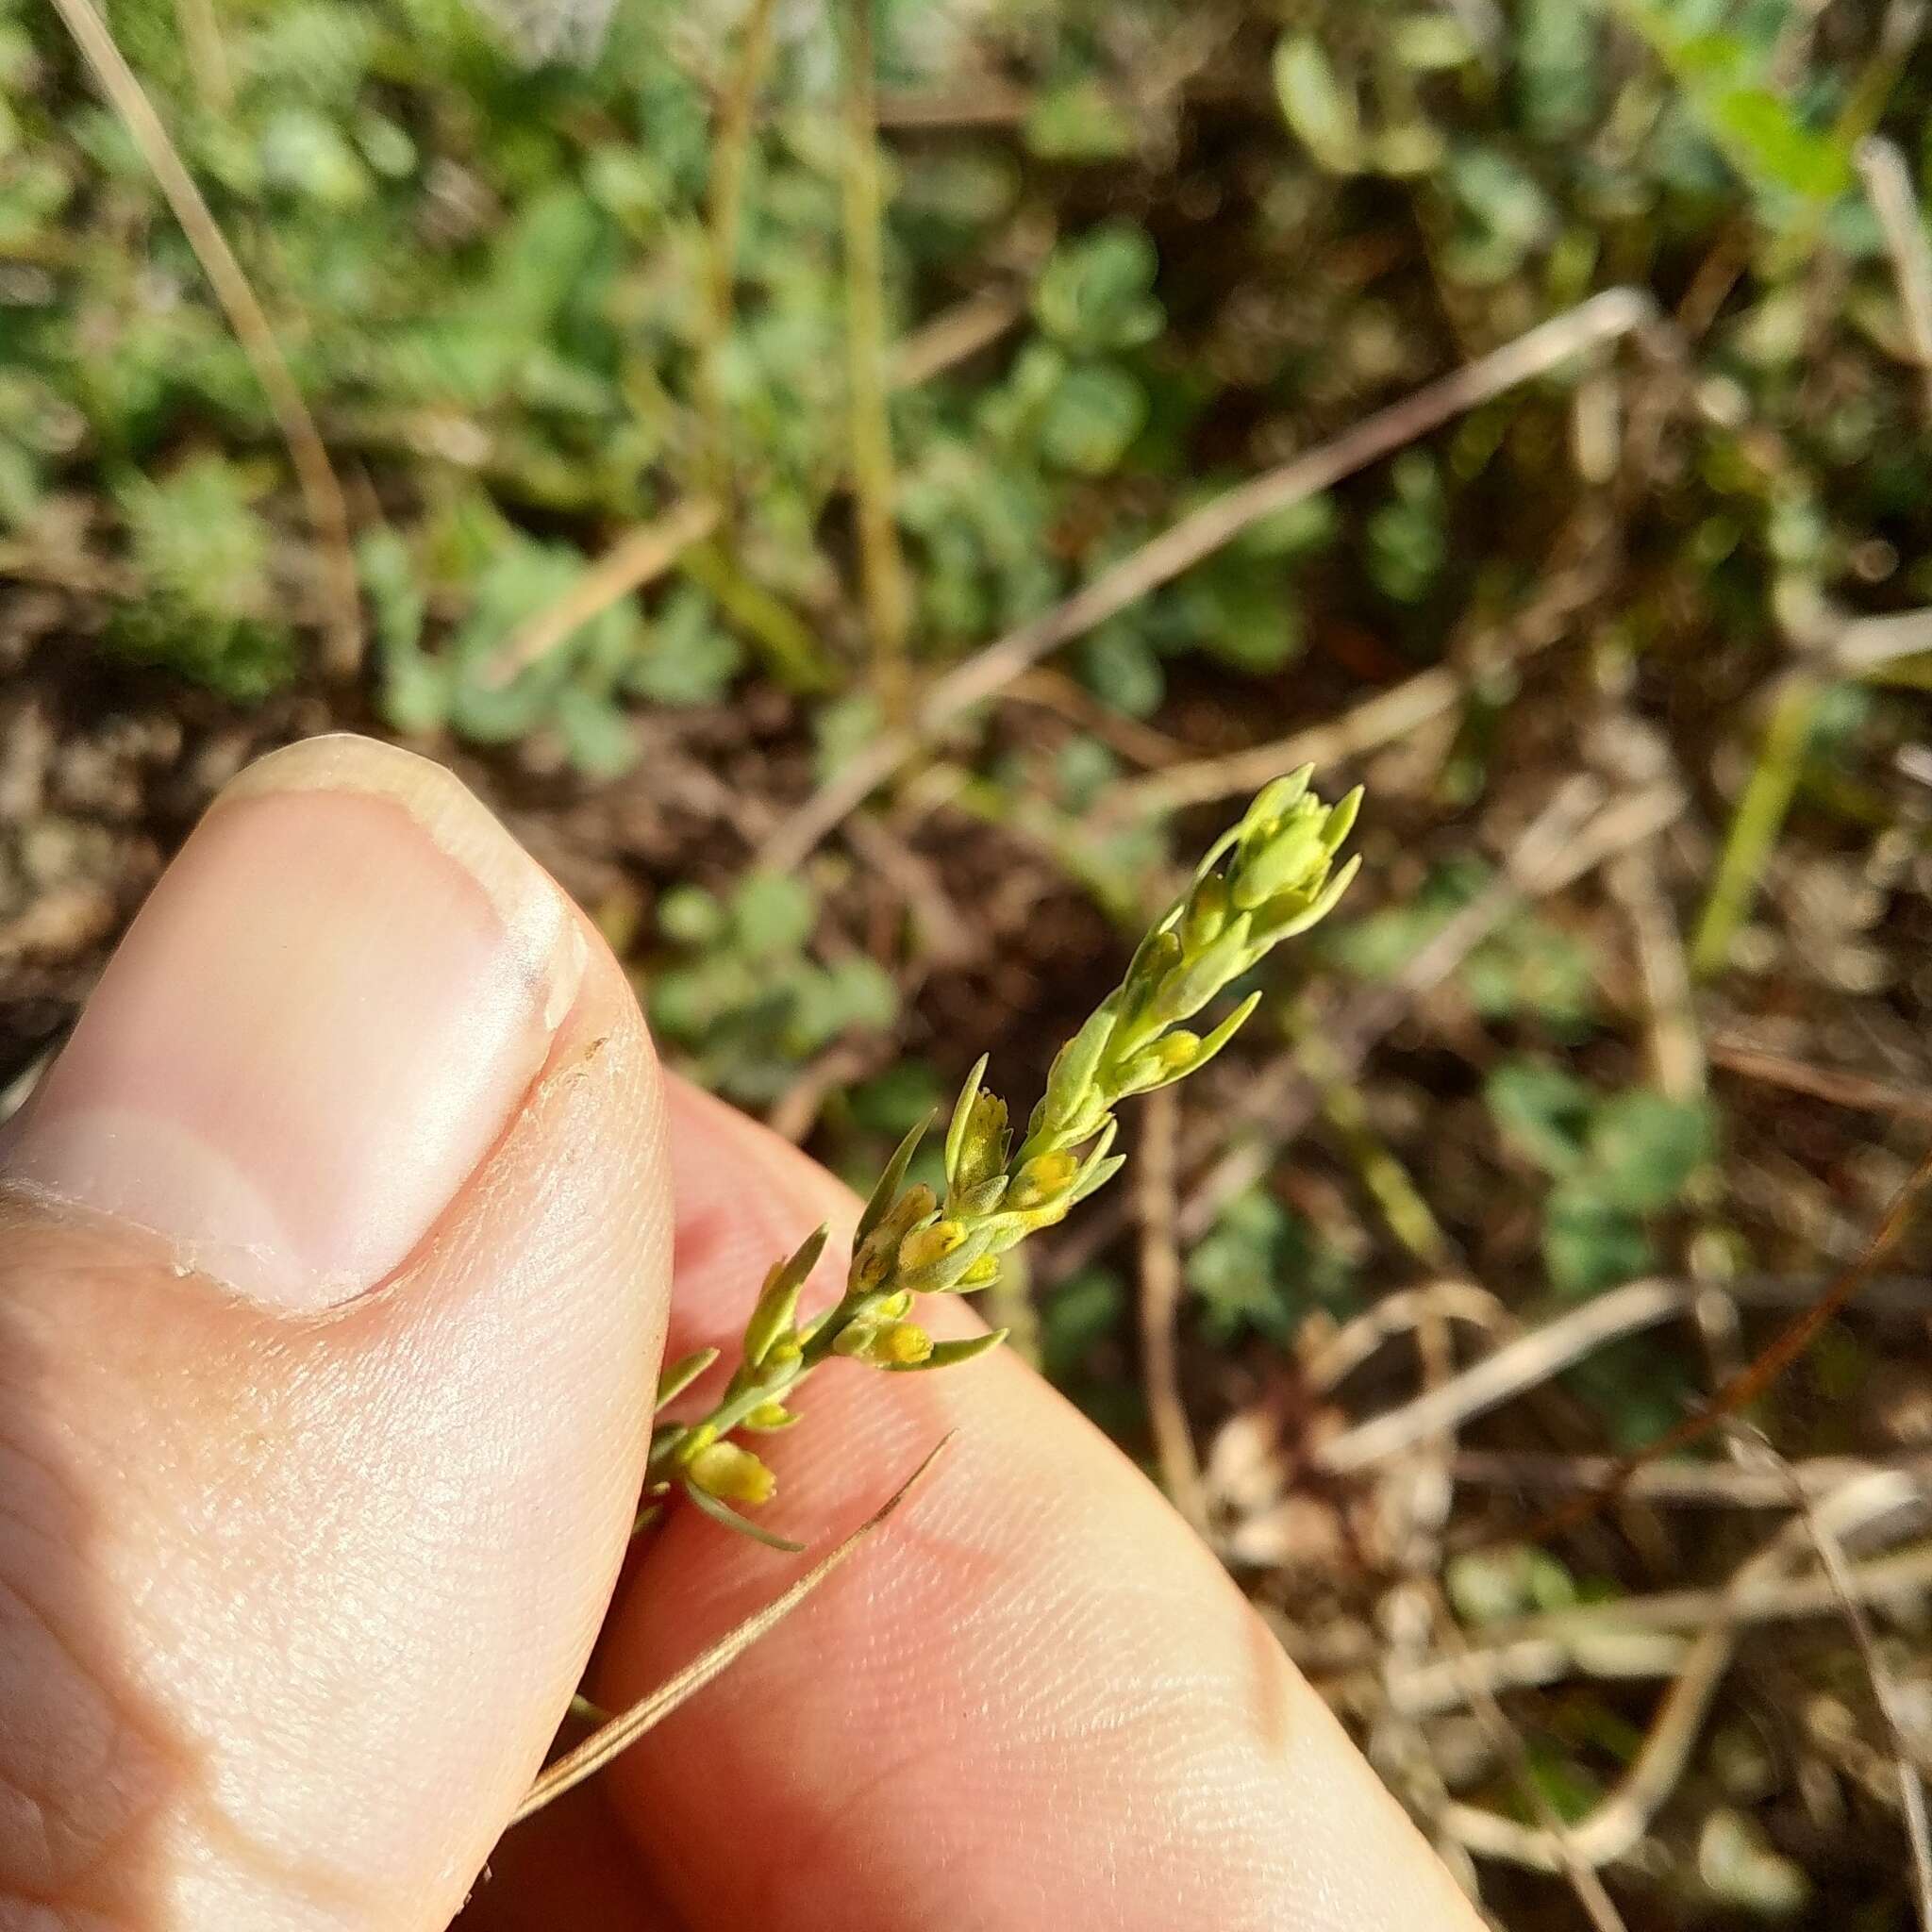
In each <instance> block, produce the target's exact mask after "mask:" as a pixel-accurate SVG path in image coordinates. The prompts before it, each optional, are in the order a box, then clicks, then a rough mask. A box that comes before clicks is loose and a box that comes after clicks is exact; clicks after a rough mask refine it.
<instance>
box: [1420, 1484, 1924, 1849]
mask: <svg viewBox="0 0 1932 1932" xmlns="http://www.w3.org/2000/svg"><path fill="white" fill-rule="evenodd" d="M1921 1493H1922V1492H1921V1491H1920V1489H1919V1486H1918V1485H1917V1484H1916V1483H1915V1482H1913V1481H1912V1480H1911V1479H1910V1478H1909V1477H1906V1476H1903V1475H1900V1474H1898V1473H1896V1472H1894V1471H1883V1472H1877V1473H1874V1474H1871V1475H1868V1476H1859V1477H1857V1478H1855V1479H1854V1480H1853V1481H1852V1482H1849V1483H1847V1484H1846V1485H1845V1486H1844V1487H1843V1488H1842V1489H1840V1490H1837V1491H1833V1493H1832V1494H1831V1495H1830V1496H1828V1497H1826V1498H1824V1500H1823V1501H1822V1502H1821V1503H1820V1504H1819V1505H1818V1513H1819V1515H1820V1517H1821V1519H1822V1520H1824V1522H1825V1524H1826V1525H1827V1527H1828V1528H1829V1529H1830V1530H1831V1531H1832V1533H1833V1534H1835V1535H1845V1534H1848V1533H1849V1532H1851V1531H1852V1530H1854V1529H1856V1528H1858V1527H1861V1526H1863V1525H1865V1524H1871V1523H1874V1522H1876V1521H1878V1520H1879V1519H1881V1518H1883V1517H1887V1516H1892V1515H1896V1514H1897V1513H1899V1512H1900V1511H1901V1510H1905V1509H1909V1508H1910V1507H1913V1506H1914V1505H1915V1504H1916V1503H1917V1502H1918V1501H1919V1500H1920V1497H1921ZM1794 1532H1795V1533H1794ZM1804 1542H1805V1538H1804V1534H1803V1529H1802V1525H1797V1524H1787V1525H1786V1526H1785V1528H1784V1529H1783V1530H1781V1531H1780V1532H1779V1533H1778V1534H1777V1535H1776V1536H1775V1537H1774V1538H1773V1539H1772V1540H1771V1541H1770V1542H1768V1543H1767V1544H1766V1545H1765V1546H1764V1547H1763V1548H1762V1549H1760V1550H1759V1551H1758V1552H1757V1555H1756V1556H1754V1557H1750V1558H1748V1559H1747V1560H1746V1561H1745V1562H1744V1563H1743V1564H1741V1565H1740V1567H1739V1569H1738V1571H1737V1573H1736V1574H1735V1575H1734V1576H1733V1577H1732V1579H1731V1581H1730V1583H1729V1584H1728V1585H1726V1586H1725V1588H1724V1591H1723V1592H1722V1593H1721V1595H1720V1598H1719V1615H1718V1616H1717V1618H1716V1620H1715V1621H1714V1622H1713V1623H1712V1624H1710V1625H1709V1626H1708V1627H1707V1628H1706V1629H1705V1630H1704V1631H1703V1633H1702V1634H1701V1635H1700V1636H1699V1637H1698V1639H1697V1640H1696V1641H1695V1642H1694V1643H1693V1644H1692V1645H1691V1649H1690V1651H1689V1653H1688V1654H1687V1657H1686V1660H1685V1664H1684V1668H1683V1670H1682V1671H1681V1672H1680V1673H1679V1674H1678V1675H1677V1677H1676V1678H1675V1680H1674V1682H1673V1684H1672V1686H1671V1688H1670V1690H1669V1691H1667V1692H1666V1693H1665V1695H1664V1699H1663V1702H1662V1703H1661V1705H1659V1707H1658V1708H1657V1717H1656V1719H1655V1721H1654V1722H1653V1723H1652V1724H1651V1727H1650V1730H1649V1732H1648V1734H1647V1735H1646V1736H1645V1738H1644V1740H1643V1743H1642V1746H1641V1748H1640V1750H1639V1751H1638V1753H1637V1756H1636V1757H1635V1758H1634V1759H1633V1760H1632V1762H1631V1765H1630V1768H1629V1770H1628V1771H1627V1772H1626V1773H1625V1774H1624V1777H1623V1779H1622V1780H1621V1781H1620V1782H1619V1784H1618V1785H1617V1786H1616V1788H1615V1789H1614V1790H1612V1791H1611V1792H1610V1794H1609V1795H1608V1796H1607V1798H1605V1799H1604V1800H1603V1802H1602V1803H1601V1804H1599V1805H1598V1806H1596V1807H1595V1808H1594V1809H1593V1810H1591V1812H1590V1813H1589V1815H1588V1816H1587V1817H1585V1818H1583V1819H1582V1820H1580V1821H1578V1822H1577V1823H1575V1824H1572V1825H1571V1826H1570V1827H1569V1828H1568V1830H1567V1831H1566V1833H1565V1834H1564V1837H1563V1840H1561V1841H1558V1840H1557V1839H1555V1838H1553V1837H1552V1835H1551V1834H1550V1833H1549V1832H1547V1831H1545V1830H1542V1829H1541V1828H1539V1827H1535V1826H1530V1825H1524V1824H1518V1823H1517V1822H1516V1821H1515V1820H1514V1819H1510V1818H1504V1817H1501V1816H1499V1815H1498V1814H1497V1813H1496V1812H1493V1811H1490V1810H1486V1809H1485V1808H1483V1807H1480V1806H1475V1805H1463V1804H1456V1805H1451V1806H1449V1807H1446V1808H1445V1809H1444V1810H1443V1811H1442V1813H1441V1815H1440V1816H1439V1817H1438V1818H1437V1820H1436V1823H1437V1824H1438V1825H1439V1826H1441V1828H1442V1829H1444V1830H1446V1831H1448V1832H1449V1833H1450V1834H1451V1835H1452V1836H1453V1837H1454V1838H1456V1839H1457V1841H1458V1842H1460V1843H1461V1844H1462V1845H1464V1846H1465V1847H1467V1848H1468V1849H1469V1850H1470V1851H1472V1852H1474V1853H1475V1854H1476V1855H1477V1856H1478V1857H1492V1858H1502V1859H1505V1860H1507V1861H1508V1862H1509V1863H1511V1864H1517V1865H1527V1866H1529V1867H1531V1868H1532V1869H1534V1870H1537V1871H1541V1872H1551V1873H1558V1874H1560V1873H1562V1872H1564V1871H1565V1870H1566V1869H1568V1860H1569V1859H1570V1858H1571V1857H1580V1858H1582V1859H1584V1860H1585V1861H1586V1862H1588V1863H1589V1864H1591V1865H1592V1866H1596V1867H1602V1866H1605V1865H1607V1864H1610V1863H1612V1862H1613V1861H1615V1860H1616V1859H1618V1858H1621V1857H1625V1856H1626V1855H1627V1854H1628V1853H1630V1852H1631V1851H1633V1850H1634V1849H1635V1848H1636V1846H1637V1844H1638V1843H1639V1841H1640V1840H1641V1839H1642V1837H1643V1835H1644V1833H1645V1832H1646V1831H1648V1830H1649V1828H1650V1824H1651V1820H1652V1819H1653V1818H1655V1817H1656V1815H1657V1811H1658V1809H1659V1808H1660V1807H1662V1806H1663V1804H1664V1803H1665V1801H1666V1800H1667V1799H1668V1798H1669V1797H1670V1795H1671V1793H1672V1792H1673V1791H1674V1790H1675V1789H1676V1787H1677V1784H1678V1781H1679V1779H1680V1778H1681V1777H1682V1776H1683V1774H1684V1769H1685V1766H1686V1765H1687V1764H1688V1763H1689V1761H1690V1757H1691V1749H1692V1747H1693V1746H1694V1745H1695V1743H1696V1741H1697V1737H1698V1734H1699V1732H1700V1731H1701V1730H1702V1729H1703V1725H1704V1719H1705V1716H1706V1714H1707V1711H1708V1710H1709V1708H1710V1702H1711V1699H1712V1697H1713V1696H1714V1695H1715V1694H1716V1691H1717V1687H1718V1685H1719V1683H1720V1682H1721V1681H1722V1679H1723V1677H1724V1672H1725V1671H1726V1670H1727V1669H1728V1667H1729V1665H1730V1660H1731V1657H1732V1654H1733V1652H1734V1651H1735V1649H1736V1647H1737V1622H1738V1618H1737V1608H1738V1606H1739V1604H1740V1601H1741V1600H1742V1599H1743V1598H1745V1597H1746V1595H1747V1594H1748V1593H1749V1592H1750V1591H1752V1590H1753V1589H1754V1588H1755V1587H1757V1586H1759V1585H1762V1584H1764V1583H1767V1582H1770V1581H1772V1580H1774V1578H1776V1577H1778V1576H1779V1575H1780V1574H1782V1572H1783V1571H1785V1570H1786V1569H1787V1568H1788V1567H1789V1565H1790V1561H1791V1558H1792V1557H1793V1556H1794V1555H1795V1554H1797V1553H1798V1552H1799V1551H1801V1550H1802V1548H1803V1546H1804Z"/></svg>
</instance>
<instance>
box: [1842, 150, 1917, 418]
mask: <svg viewBox="0 0 1932 1932" xmlns="http://www.w3.org/2000/svg"><path fill="white" fill-rule="evenodd" d="M1857 163H1858V174H1859V175H1860V176H1861V178H1862V179H1863V181H1864V183H1865V192H1866V193H1867V194H1868V195H1869V196H1870V197H1871V199H1872V210H1873V212H1874V214H1875V215H1876V216H1877V217H1878V225H1879V226H1880V227H1881V228H1882V229H1883V230H1884V232H1885V245H1886V247H1887V249H1888V250H1890V255H1891V267H1892V273H1893V275H1895V276H1896V277H1897V278H1898V294H1899V307H1900V308H1901V309H1903V311H1904V313H1905V325H1906V340H1907V341H1908V342H1909V343H1910V344H1911V348H1912V358H1913V360H1915V361H1916V362H1917V363H1918V365H1919V373H1920V375H1921V378H1922V379H1923V381H1924V407H1925V410H1926V413H1927V414H1928V415H1932V245H1928V244H1927V242H1926V239H1925V224H1924V217H1923V216H1922V215H1921V214H1920V212H1919V198H1918V196H1917V195H1916V194H1915V193H1914V192H1912V176H1911V172H1910V170H1909V169H1908V168H1907V166H1906V161H1905V157H1904V156H1903V155H1901V154H1900V153H1899V151H1898V149H1897V147H1896V146H1894V145H1893V143H1892V142H1889V141H1887V140H1886V139H1885V138H1884V136H1883V135H1877V134H1874V135H1868V136H1867V137H1866V139H1865V140H1863V141H1861V142H1859V143H1858V147H1857Z"/></svg>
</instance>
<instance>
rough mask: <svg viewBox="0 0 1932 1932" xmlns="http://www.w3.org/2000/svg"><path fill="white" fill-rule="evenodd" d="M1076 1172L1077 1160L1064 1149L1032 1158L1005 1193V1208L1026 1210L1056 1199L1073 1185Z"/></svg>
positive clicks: (1077, 1171) (1078, 1168)
mask: <svg viewBox="0 0 1932 1932" xmlns="http://www.w3.org/2000/svg"><path fill="white" fill-rule="evenodd" d="M1079 1171H1080V1163H1079V1161H1078V1159H1077V1158H1075V1157H1074V1155H1072V1154H1069V1153H1067V1152H1065V1150H1064V1149H1063V1150H1061V1151H1060V1152H1059V1153H1057V1154H1038V1155H1035V1156H1034V1158H1032V1159H1031V1160H1029V1161H1028V1162H1027V1163H1026V1165H1025V1166H1024V1167H1023V1168H1022V1169H1021V1170H1020V1172H1019V1173H1018V1174H1016V1175H1014V1177H1013V1185H1012V1186H1011V1187H1010V1188H1008V1190H1007V1203H1006V1205H1007V1206H1008V1208H1021V1209H1025V1208H1038V1207H1041V1206H1042V1205H1043V1204H1044V1203H1046V1202H1048V1201H1053V1200H1057V1199H1058V1197H1059V1196H1060V1195H1062V1194H1064V1193H1065V1192H1066V1191H1067V1190H1068V1189H1069V1188H1070V1187H1072V1186H1073V1184H1074V1175H1075V1174H1078V1173H1079Z"/></svg>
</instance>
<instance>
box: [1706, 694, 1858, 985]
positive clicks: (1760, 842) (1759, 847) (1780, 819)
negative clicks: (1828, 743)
mask: <svg viewBox="0 0 1932 1932" xmlns="http://www.w3.org/2000/svg"><path fill="white" fill-rule="evenodd" d="M1825 689H1826V687H1825V686H1824V685H1823V684H1822V683H1820V682H1819V681H1818V679H1816V678H1814V677H1808V676H1806V675H1802V674H1800V675H1794V676H1792V677H1790V678H1789V679H1788V680H1787V681H1786V683H1785V686H1784V689H1783V690H1782V691H1779V693H1778V695H1777V702H1776V704H1775V706H1774V708H1773V710H1772V714H1771V722H1770V724H1768V725H1767V726H1766V727H1765V733H1764V745H1763V748H1762V749H1761V750H1760V751H1759V752H1758V754H1757V764H1756V765H1755V766H1754V767H1753V768H1752V772H1751V777H1750V780H1749V782H1748V783H1747V784H1746V785H1745V787H1744V792H1743V796H1742V797H1740V799H1739V800H1738V809H1737V811H1736V812H1735V813H1734V814H1733V816H1732V819H1731V828H1730V830H1729V832H1727V833H1726V834H1725V836H1724V854H1723V856H1722V857H1721V858H1719V860H1718V867H1717V877H1716V879H1715V880H1714V881H1713V882H1712V884H1711V888H1710V896H1709V898H1707V900H1706V901H1705V905H1704V912H1703V915H1702V917H1701V918H1700V919H1699V920H1698V922H1697V935H1696V938H1695V939H1694V940H1693V941H1691V972H1692V974H1695V976H1696V977H1697V978H1699V979H1708V978H1710V977H1711V976H1712V974H1716V973H1719V972H1722V971H1723V969H1724V962H1725V960H1726V959H1727V958H1729V957H1730V950H1731V941H1732V940H1733V939H1734V938H1735V937H1736V935H1737V930H1738V927H1739V926H1740V924H1743V921H1744V917H1745V915H1746V914H1747V913H1748V912H1749V911H1750V909H1751V902H1752V900H1753V899H1754V898H1755V897H1756V896H1757V881H1758V877H1759V875H1760V874H1762V873H1763V871H1764V868H1765V865H1766V863H1767V862H1768V861H1769V859H1770V858H1771V854H1772V850H1773V848H1774V846H1775V845H1776V844H1777V838H1778V833H1779V832H1780V831H1781V830H1782V829H1783V826H1784V822H1785V816H1786V814H1787V813H1788V812H1789V811H1790V808H1791V798H1792V795H1793V794H1794V793H1795V792H1796V791H1797V789H1798V774H1799V771H1800V769H1801V767H1802V766H1803V763H1804V758H1805V748H1806V746H1807V744H1809V743H1810V741H1811V726H1812V724H1813V722H1814V721H1815V719H1816V716H1817V711H1818V705H1819V701H1820V700H1821V699H1822V698H1823V697H1824V692H1825Z"/></svg>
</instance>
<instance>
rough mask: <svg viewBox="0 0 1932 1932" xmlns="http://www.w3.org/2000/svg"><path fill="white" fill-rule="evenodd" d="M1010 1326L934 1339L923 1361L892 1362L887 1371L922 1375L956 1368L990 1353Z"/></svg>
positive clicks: (1007, 1332)
mask: <svg viewBox="0 0 1932 1932" xmlns="http://www.w3.org/2000/svg"><path fill="white" fill-rule="evenodd" d="M1011 1333H1012V1330H1011V1329H1010V1328H995V1329H993V1330H992V1332H991V1334H988V1335H974V1336H973V1337H972V1338H971V1339H970V1340H968V1341H936V1342H934V1343H933V1345H932V1353H931V1354H930V1355H929V1356H927V1357H926V1358H925V1359H924V1361H923V1362H892V1363H890V1364H888V1373H889V1374H894V1375H923V1374H925V1372H926V1371H927V1370H928V1369H956V1368H958V1366H959V1364H960V1363H961V1362H971V1361H977V1360H978V1358H979V1357H981V1356H983V1355H991V1353H992V1351H993V1350H994V1349H996V1348H997V1347H998V1346H999V1345H1000V1343H1001V1342H1003V1341H1005V1340H1006V1339H1007V1337H1008V1335H1010V1334H1011Z"/></svg>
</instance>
